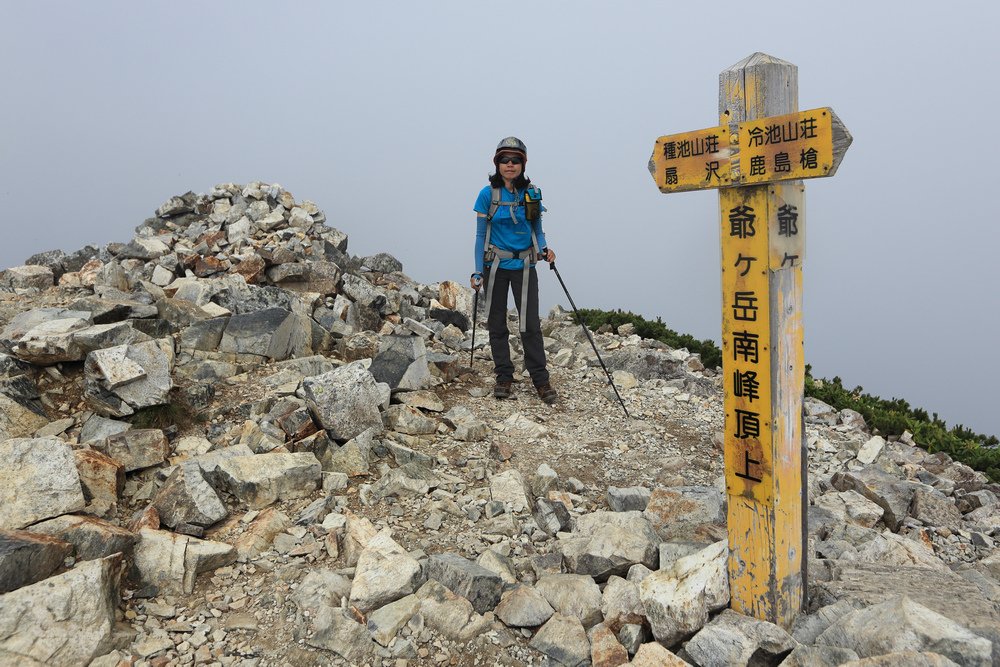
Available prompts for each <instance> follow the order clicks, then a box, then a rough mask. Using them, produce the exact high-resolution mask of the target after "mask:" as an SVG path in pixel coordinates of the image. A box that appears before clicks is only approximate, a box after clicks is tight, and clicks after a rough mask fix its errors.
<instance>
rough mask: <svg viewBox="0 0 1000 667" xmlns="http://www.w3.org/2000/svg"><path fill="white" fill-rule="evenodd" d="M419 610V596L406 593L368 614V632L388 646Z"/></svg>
mask: <svg viewBox="0 0 1000 667" xmlns="http://www.w3.org/2000/svg"><path fill="white" fill-rule="evenodd" d="M419 611H420V598H418V597H417V596H416V595H407V596H406V597H404V598H401V599H399V600H396V601H395V602H390V603H389V604H387V605H385V606H384V607H382V608H381V609H376V610H375V611H373V612H372V613H371V614H369V615H368V632H369V634H371V636H372V639H374V640H375V641H376V642H378V643H379V644H381V645H382V646H388V645H389V644H390V643H391V642H392V640H393V639H395V638H396V635H397V634H398V633H399V631H400V630H402V629H403V627H404V626H405V625H406V624H407V623H408V622H409V621H410V619H411V618H413V617H414V615H416V614H417V613H418V612H419Z"/></svg>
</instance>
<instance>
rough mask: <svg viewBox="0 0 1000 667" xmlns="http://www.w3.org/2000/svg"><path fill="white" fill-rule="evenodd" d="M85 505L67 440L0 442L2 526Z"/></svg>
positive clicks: (11, 526)
mask: <svg viewBox="0 0 1000 667" xmlns="http://www.w3.org/2000/svg"><path fill="white" fill-rule="evenodd" d="M85 506H86V501H85V500H84V497H83V487H81V486H80V474H79V473H78V472H77V469H76V459H75V458H74V456H73V450H72V449H70V447H69V446H68V445H67V444H66V443H64V442H63V441H62V440H59V439H57V438H12V439H10V440H4V441H3V442H0V529H17V528H23V527H24V526H27V525H29V524H32V523H35V522H36V521H41V520H42V519H48V518H51V517H54V516H59V515H60V514H68V513H69V512H75V511H77V510H82V509H83V508H84V507H85ZM0 636H2V633H0Z"/></svg>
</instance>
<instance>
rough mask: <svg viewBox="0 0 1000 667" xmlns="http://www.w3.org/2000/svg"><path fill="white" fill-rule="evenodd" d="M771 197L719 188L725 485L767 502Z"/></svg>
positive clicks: (735, 491)
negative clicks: (769, 229) (720, 204)
mask: <svg viewBox="0 0 1000 667" xmlns="http://www.w3.org/2000/svg"><path fill="white" fill-rule="evenodd" d="M768 203H769V202H768V199H767V195H766V193H765V192H764V191H761V190H759V189H742V188H739V189H727V190H724V191H723V193H722V220H721V224H722V238H723V243H722V262H723V266H722V298H723V317H722V335H723V341H722V347H723V363H722V365H723V383H724V387H725V409H726V419H725V429H726V430H725V457H726V486H727V488H728V490H729V493H731V494H735V495H743V496H746V497H749V498H753V499H755V500H757V501H759V502H766V501H767V500H768V499H769V497H770V494H771V493H772V491H771V477H772V470H771V423H770V422H771V389H770V384H771V376H770V366H771V356H770V350H769V347H768V346H769V340H770V334H769V327H770V320H769V317H770V316H769V303H768V275H767V274H768V221H767V211H768Z"/></svg>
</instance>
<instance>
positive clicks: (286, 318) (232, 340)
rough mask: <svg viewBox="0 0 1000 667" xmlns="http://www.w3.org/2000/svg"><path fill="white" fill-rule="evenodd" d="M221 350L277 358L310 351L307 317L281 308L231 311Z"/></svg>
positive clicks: (285, 357) (276, 359) (300, 355)
mask: <svg viewBox="0 0 1000 667" xmlns="http://www.w3.org/2000/svg"><path fill="white" fill-rule="evenodd" d="M219 351H220V352H231V353H234V354H252V355H255V356H258V357H262V358H266V359H270V360H271V361H280V360H282V359H289V358H292V357H302V356H307V355H309V354H312V333H311V328H310V326H309V321H308V319H307V318H306V317H304V316H302V315H299V314H297V313H293V312H291V311H289V310H286V309H284V308H265V309H262V310H257V311H254V312H247V313H243V314H237V315H233V316H232V317H230V318H229V322H228V323H227V324H226V329H225V331H224V332H223V334H222V339H221V340H220V341H219Z"/></svg>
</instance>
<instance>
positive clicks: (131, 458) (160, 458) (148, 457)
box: [93, 429, 170, 472]
mask: <svg viewBox="0 0 1000 667" xmlns="http://www.w3.org/2000/svg"><path fill="white" fill-rule="evenodd" d="M93 447H94V449H97V450H98V451H100V452H102V453H104V454H106V455H107V456H110V457H111V458H112V459H114V460H115V461H118V462H119V463H121V464H122V465H123V466H124V467H125V471H126V472H132V471H134V470H141V469H143V468H149V467H151V466H156V465H160V464H161V463H163V462H164V461H166V460H167V457H168V456H170V443H169V442H168V441H167V436H165V435H164V434H163V431H161V430H159V429H132V430H130V431H123V432H121V433H118V434H117V435H112V436H111V437H109V438H107V439H106V440H104V441H103V442H95V443H93Z"/></svg>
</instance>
